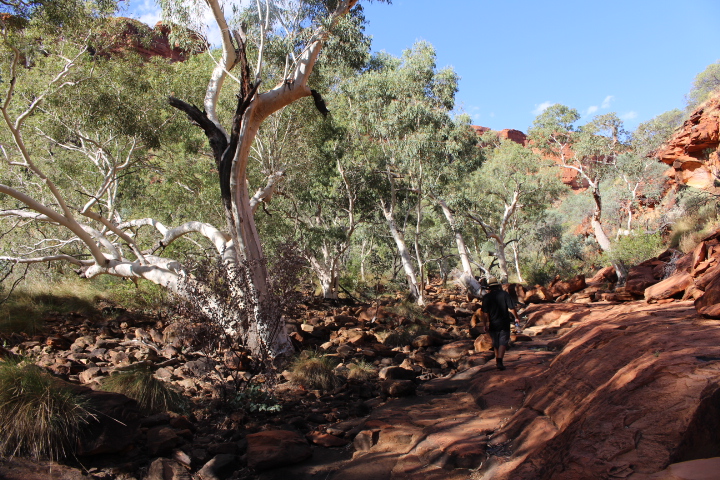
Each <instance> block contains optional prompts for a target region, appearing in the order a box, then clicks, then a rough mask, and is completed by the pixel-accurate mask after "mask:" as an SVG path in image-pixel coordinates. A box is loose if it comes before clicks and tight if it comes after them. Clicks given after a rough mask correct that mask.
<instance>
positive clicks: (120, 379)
mask: <svg viewBox="0 0 720 480" xmlns="http://www.w3.org/2000/svg"><path fill="white" fill-rule="evenodd" d="M100 386H101V388H102V389H103V390H105V391H108V392H116V393H122V394H123V395H126V396H127V397H130V398H132V399H134V400H136V401H137V402H138V404H139V405H140V408H141V409H142V410H143V411H145V412H148V413H159V412H166V411H173V412H182V411H184V410H185V408H186V406H187V401H186V399H185V397H184V396H183V395H182V394H181V393H179V392H178V391H176V390H175V389H173V388H172V387H171V386H169V385H168V384H167V383H166V382H164V381H162V380H159V379H157V378H155V376H154V375H153V371H152V370H151V369H150V368H148V367H146V366H140V367H135V368H131V369H129V370H124V371H116V372H113V373H112V374H111V375H110V376H109V377H106V378H104V379H103V380H102V381H101V383H100Z"/></svg>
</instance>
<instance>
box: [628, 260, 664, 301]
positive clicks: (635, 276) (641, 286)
mask: <svg viewBox="0 0 720 480" xmlns="http://www.w3.org/2000/svg"><path fill="white" fill-rule="evenodd" d="M665 265H666V263H665V262H663V261H662V260H659V259H657V258H651V259H649V260H645V261H644V262H642V263H640V264H638V265H635V266H634V267H632V268H631V269H630V271H629V272H628V278H627V282H626V283H625V291H626V292H628V293H630V294H633V295H637V296H643V295H645V289H646V288H647V287H649V286H651V285H655V284H656V283H657V282H659V281H660V280H661V279H662V277H663V273H661V272H664V266H665ZM658 267H662V269H663V270H660V269H659V268H658Z"/></svg>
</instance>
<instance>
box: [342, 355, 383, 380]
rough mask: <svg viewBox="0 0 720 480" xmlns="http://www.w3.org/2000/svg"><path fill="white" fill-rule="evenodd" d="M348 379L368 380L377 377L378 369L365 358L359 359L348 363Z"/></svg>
mask: <svg viewBox="0 0 720 480" xmlns="http://www.w3.org/2000/svg"><path fill="white" fill-rule="evenodd" d="M348 370H350V373H348V379H351V380H359V381H361V382H365V381H368V380H370V379H372V378H375V377H377V371H376V370H375V366H373V364H372V363H370V362H366V361H365V360H358V361H357V362H355V363H351V364H350V365H348Z"/></svg>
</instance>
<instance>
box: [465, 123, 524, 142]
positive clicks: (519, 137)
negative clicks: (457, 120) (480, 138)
mask: <svg viewBox="0 0 720 480" xmlns="http://www.w3.org/2000/svg"><path fill="white" fill-rule="evenodd" d="M471 127H472V129H473V130H475V133H477V134H478V135H483V134H485V133H487V132H494V133H495V134H496V135H497V136H498V138H500V139H503V140H512V141H513V142H515V143H518V144H520V145H523V146H525V145H527V135H525V134H524V133H523V132H521V131H520V130H513V129H511V128H505V129H503V130H491V129H489V128H488V127H481V126H478V125H471Z"/></svg>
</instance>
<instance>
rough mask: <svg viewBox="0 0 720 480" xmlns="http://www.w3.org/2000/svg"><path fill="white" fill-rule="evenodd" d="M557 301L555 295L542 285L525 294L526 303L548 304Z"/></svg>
mask: <svg viewBox="0 0 720 480" xmlns="http://www.w3.org/2000/svg"><path fill="white" fill-rule="evenodd" d="M554 300H555V297H554V296H553V294H552V293H551V292H550V291H549V290H548V289H547V288H545V287H543V286H541V285H535V287H534V288H532V289H530V290H528V291H527V292H526V293H525V298H524V299H523V301H524V303H526V304H529V303H548V302H552V301H554Z"/></svg>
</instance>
